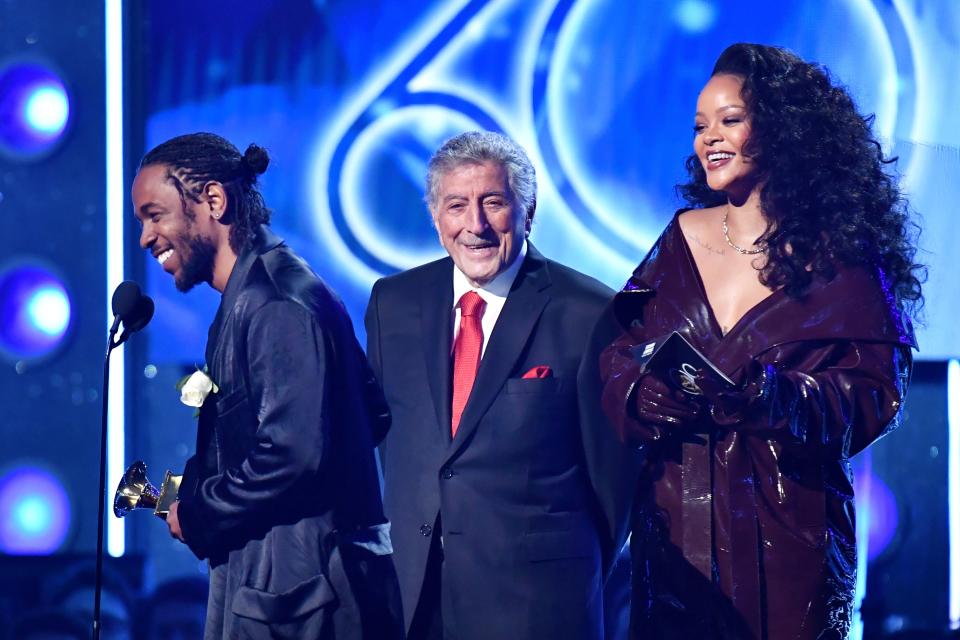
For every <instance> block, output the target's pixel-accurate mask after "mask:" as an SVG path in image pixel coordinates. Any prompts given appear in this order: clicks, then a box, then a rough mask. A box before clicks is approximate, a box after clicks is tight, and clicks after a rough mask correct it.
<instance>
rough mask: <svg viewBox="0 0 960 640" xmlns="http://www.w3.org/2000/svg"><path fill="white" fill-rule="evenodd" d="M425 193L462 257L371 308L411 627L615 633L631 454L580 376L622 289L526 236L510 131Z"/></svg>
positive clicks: (435, 174) (449, 246)
mask: <svg viewBox="0 0 960 640" xmlns="http://www.w3.org/2000/svg"><path fill="white" fill-rule="evenodd" d="M426 200H427V203H428V205H429V209H430V213H431V215H432V217H433V222H434V225H435V226H436V230H437V233H438V235H439V237H440V242H441V244H442V245H443V247H444V249H446V251H447V253H448V254H449V257H446V258H443V259H441V260H437V261H436V262H431V263H429V264H426V265H423V266H420V267H417V268H415V269H411V270H409V271H406V272H403V273H400V274H397V275H394V276H390V277H387V278H383V279H381V280H379V281H378V282H377V283H376V284H375V285H374V287H373V292H372V294H371V297H370V304H369V306H368V308H367V315H366V326H367V338H368V345H367V353H368V357H369V359H370V363H371V366H372V367H373V369H374V373H375V374H376V375H377V377H378V378H379V380H380V382H381V384H382V386H383V389H384V393H385V395H386V398H387V402H388V404H389V406H390V410H391V413H392V416H393V423H392V426H391V428H390V431H389V433H388V434H387V437H386V439H385V441H384V443H383V445H382V448H381V452H382V455H383V464H384V474H385V489H384V499H385V507H386V511H387V514H388V517H389V518H390V520H391V521H392V523H393V528H392V538H393V542H394V549H395V557H394V560H395V564H396V567H397V573H398V575H399V578H400V584H401V595H402V599H403V606H404V615H405V622H406V624H407V629H408V637H409V638H410V640H420V639H422V638H431V639H436V638H445V639H446V640H471V639H476V640H497V639H501V638H502V639H508V638H509V639H510V640H516V639H518V638H521V639H522V638H530V639H531V640H532V639H538V640H539V639H542V638H572V639H586V640H599V639H600V638H602V637H603V584H604V577H605V575H606V572H607V569H608V568H609V566H610V564H611V561H612V560H613V558H614V557H615V556H616V550H617V549H618V548H619V544H620V542H622V536H623V531H624V530H625V524H626V512H627V506H626V505H627V503H628V496H629V493H630V492H629V491H628V490H624V487H627V486H629V484H630V482H631V480H630V477H629V473H627V472H626V471H627V470H628V468H629V466H630V465H629V462H630V460H629V459H628V458H629V456H628V454H626V453H625V449H624V448H623V447H621V446H620V445H619V444H618V443H616V442H615V441H614V440H613V438H612V436H611V435H610V434H611V433H612V430H611V429H609V428H608V427H607V426H606V424H605V423H604V422H603V418H602V417H601V416H602V414H601V413H600V411H599V408H598V403H597V397H596V394H586V395H584V394H579V393H578V385H577V372H578V370H579V369H580V368H581V365H587V367H586V368H587V369H588V370H589V369H590V368H591V367H592V363H586V362H584V360H585V358H584V353H585V350H586V347H587V342H588V336H589V335H590V331H591V328H592V327H593V326H594V324H595V323H596V321H597V319H598V317H600V315H601V314H602V313H603V310H604V308H605V305H606V304H607V302H608V301H609V299H610V297H611V291H610V290H609V289H608V288H607V287H605V286H604V285H602V284H600V283H599V282H597V281H595V280H593V279H591V278H589V277H587V276H585V275H583V274H580V273H578V272H576V271H574V270H572V269H570V268H568V267H565V266H563V265H561V264H558V263H556V262H553V261H551V260H548V259H547V258H545V257H543V256H542V255H541V254H540V252H539V251H537V249H536V248H534V246H533V245H532V244H531V243H530V242H529V241H528V240H527V237H528V235H529V234H530V228H531V223H532V222H533V215H534V211H535V209H536V179H535V174H534V169H533V165H532V164H531V162H530V160H529V159H528V158H527V155H526V154H525V153H524V151H523V150H522V149H521V148H520V147H519V146H518V145H517V144H516V143H514V142H513V141H512V140H510V139H509V138H506V137H504V136H502V135H500V134H495V133H489V132H471V133H465V134H462V135H459V136H457V137H455V138H452V139H451V140H448V141H447V142H446V143H445V144H444V145H443V146H442V147H441V148H440V149H439V150H438V151H437V152H436V154H435V155H434V156H433V158H432V159H431V161H430V164H429V169H428V176H427V197H426ZM588 377H589V376H588ZM588 396H589V397H588ZM625 462H626V463H627V464H625Z"/></svg>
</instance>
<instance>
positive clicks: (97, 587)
mask: <svg viewBox="0 0 960 640" xmlns="http://www.w3.org/2000/svg"><path fill="white" fill-rule="evenodd" d="M119 327H120V316H115V317H114V319H113V324H112V325H111V326H110V332H109V334H108V335H107V353H106V355H105V356H104V358H103V393H102V394H100V395H101V396H102V399H103V404H102V407H101V410H100V491H99V492H98V493H97V495H98V496H100V506H99V508H98V511H97V513H98V517H97V570H96V577H95V578H94V588H93V594H94V595H93V640H100V594H101V592H102V591H103V528H104V503H105V501H106V493H107V400H108V397H109V393H110V353H111V352H113V350H114V349H116V348H117V347H119V346H120V345H121V344H123V342H124V340H125V339H126V335H121V339H120V340H114V338H115V337H116V335H117V329H118V328H119Z"/></svg>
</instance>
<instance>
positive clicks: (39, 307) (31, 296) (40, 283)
mask: <svg viewBox="0 0 960 640" xmlns="http://www.w3.org/2000/svg"><path fill="white" fill-rule="evenodd" d="M71 307H72V305H71V303H70V296H69V295H68V293H67V289H66V286H65V285H64V284H63V282H62V281H61V280H60V278H58V277H57V276H55V275H54V274H53V273H52V272H51V271H50V270H48V269H46V268H44V267H40V266H37V265H32V264H20V265H18V266H15V267H12V268H9V269H7V270H6V271H4V272H3V273H2V274H0V352H3V353H5V354H6V355H7V356H8V357H9V358H11V359H13V360H36V359H38V358H42V357H44V356H47V355H49V354H50V353H52V352H53V351H54V350H56V349H57V348H58V347H59V346H60V345H61V344H62V343H63V342H64V339H65V337H66V335H67V332H68V331H69V329H70V323H71V318H72V315H73V314H72V311H71Z"/></svg>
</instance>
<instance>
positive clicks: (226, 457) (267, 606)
mask: <svg viewBox="0 0 960 640" xmlns="http://www.w3.org/2000/svg"><path fill="white" fill-rule="evenodd" d="M206 359H207V365H208V367H209V372H210V376H211V378H212V379H213V381H214V383H215V384H216V385H217V386H218V390H217V392H216V393H211V394H210V395H209V396H208V397H207V399H206V401H205V402H204V404H203V407H202V408H201V410H200V417H199V424H198V434H197V451H196V455H195V456H194V457H193V458H191V460H190V461H188V463H187V469H186V471H185V473H184V481H183V485H182V488H181V492H180V496H181V503H180V507H179V511H178V515H179V519H180V524H181V528H182V531H183V535H184V538H185V541H186V543H187V544H188V545H189V546H190V548H191V549H192V550H193V552H194V553H195V554H196V555H197V556H198V557H200V558H208V559H209V560H210V564H211V570H212V572H220V573H223V574H225V575H224V576H222V578H223V579H219V578H218V579H217V580H214V579H213V578H214V576H213V575H212V576H211V589H213V590H214V591H217V590H220V591H222V592H223V593H220V594H215V595H219V596H220V601H221V602H222V603H223V606H222V607H221V608H220V610H215V609H217V607H211V609H212V610H210V611H208V626H210V625H217V626H220V627H221V628H222V631H221V633H220V635H222V636H223V637H234V634H240V635H243V634H247V635H249V636H250V637H261V635H262V636H263V637H273V636H272V635H270V634H271V633H275V632H276V627H275V625H277V624H282V625H283V629H284V630H285V631H289V630H290V629H291V628H290V625H291V624H294V625H296V624H299V622H300V621H302V620H306V621H307V622H305V624H307V625H308V626H306V627H303V628H302V629H301V630H300V631H301V632H304V633H309V634H311V635H312V634H313V633H314V632H319V631H321V630H323V629H324V625H327V624H334V626H336V627H337V630H336V637H337V638H340V637H350V638H354V637H355V638H362V637H370V638H373V637H377V638H380V637H393V636H394V635H395V634H394V633H393V630H394V628H399V616H400V611H399V600H398V598H399V596H398V592H397V591H396V588H395V587H396V577H395V575H394V573H393V566H392V563H391V560H390V555H389V554H390V542H389V536H388V531H389V530H388V526H387V525H386V518H385V517H384V514H383V508H382V504H381V499H380V488H379V480H378V473H377V462H376V457H375V449H374V447H375V442H376V441H378V440H379V439H380V438H382V436H383V434H384V433H385V431H386V429H387V427H388V426H389V414H388V413H387V410H386V405H385V402H384V400H383V396H382V393H381V392H380V389H379V387H378V386H377V384H376V382H375V380H374V378H373V376H372V374H371V372H370V370H369V367H368V365H367V361H366V358H365V357H364V355H363V352H362V351H361V349H360V346H359V345H358V344H357V341H356V338H355V337H354V334H353V327H352V324H351V322H350V318H349V317H348V315H347V313H346V311H345V309H344V308H343V305H342V303H341V302H340V300H339V299H338V298H337V297H336V295H335V294H334V293H333V292H332V291H331V290H330V289H329V288H327V286H326V285H325V284H324V283H323V282H322V281H321V280H320V279H319V278H318V277H317V276H316V275H315V274H314V273H313V272H312V271H311V269H310V268H309V266H308V265H307V264H306V263H305V262H304V261H303V260H301V259H300V258H299V257H298V256H297V255H296V254H294V253H293V252H292V251H291V250H290V249H289V248H288V247H287V246H285V245H284V244H283V243H282V241H281V240H280V239H279V238H277V237H276V236H273V235H272V234H271V233H270V232H269V231H268V230H267V229H266V228H262V229H261V230H260V231H259V233H258V235H257V238H256V240H255V242H254V246H253V247H252V249H251V250H249V251H246V252H244V253H243V254H242V255H241V256H239V258H238V261H237V263H236V265H235V267H234V269H233V271H232V273H231V275H230V278H229V281H228V283H227V286H226V289H225V291H224V294H223V299H222V301H221V304H220V308H219V310H218V312H217V316H216V319H215V320H214V322H213V325H212V326H211V327H210V334H209V337H208V342H207V352H206ZM361 603H364V604H363V607H367V609H366V610H364V608H363V607H362V606H361ZM331 611H333V612H334V613H333V614H332V615H328V614H329V612H331ZM311 612H313V613H314V614H316V615H312V616H307V615H306V614H308V613H311ZM324 612H327V613H324ZM304 616H306V617H304ZM371 616H372V617H374V618H375V619H381V620H383V625H384V626H382V627H378V628H377V629H376V630H372V629H366V630H364V629H362V628H361V627H360V626H359V625H356V626H354V623H355V622H356V620H358V619H359V618H361V617H363V618H368V617H371ZM311 619H313V622H310V620H311ZM394 622H395V623H396V624H393V623H394ZM338 623H339V624H338ZM311 624H312V625H315V626H309V625H311ZM350 627H354V628H350ZM308 629H309V631H308ZM209 631H210V630H209V629H208V634H209ZM367 632H369V633H367ZM247 635H244V637H247Z"/></svg>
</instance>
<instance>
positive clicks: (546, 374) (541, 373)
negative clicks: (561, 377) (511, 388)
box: [523, 365, 553, 380]
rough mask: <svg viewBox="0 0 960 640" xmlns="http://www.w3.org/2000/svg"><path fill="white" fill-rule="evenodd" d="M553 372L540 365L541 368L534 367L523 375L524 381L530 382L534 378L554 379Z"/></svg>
mask: <svg viewBox="0 0 960 640" xmlns="http://www.w3.org/2000/svg"><path fill="white" fill-rule="evenodd" d="M552 377H553V370H552V369H550V367H547V366H544V365H540V366H539V367H534V368H533V369H530V371H527V372H526V373H525V374H523V379H524V380H530V379H532V378H552Z"/></svg>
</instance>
